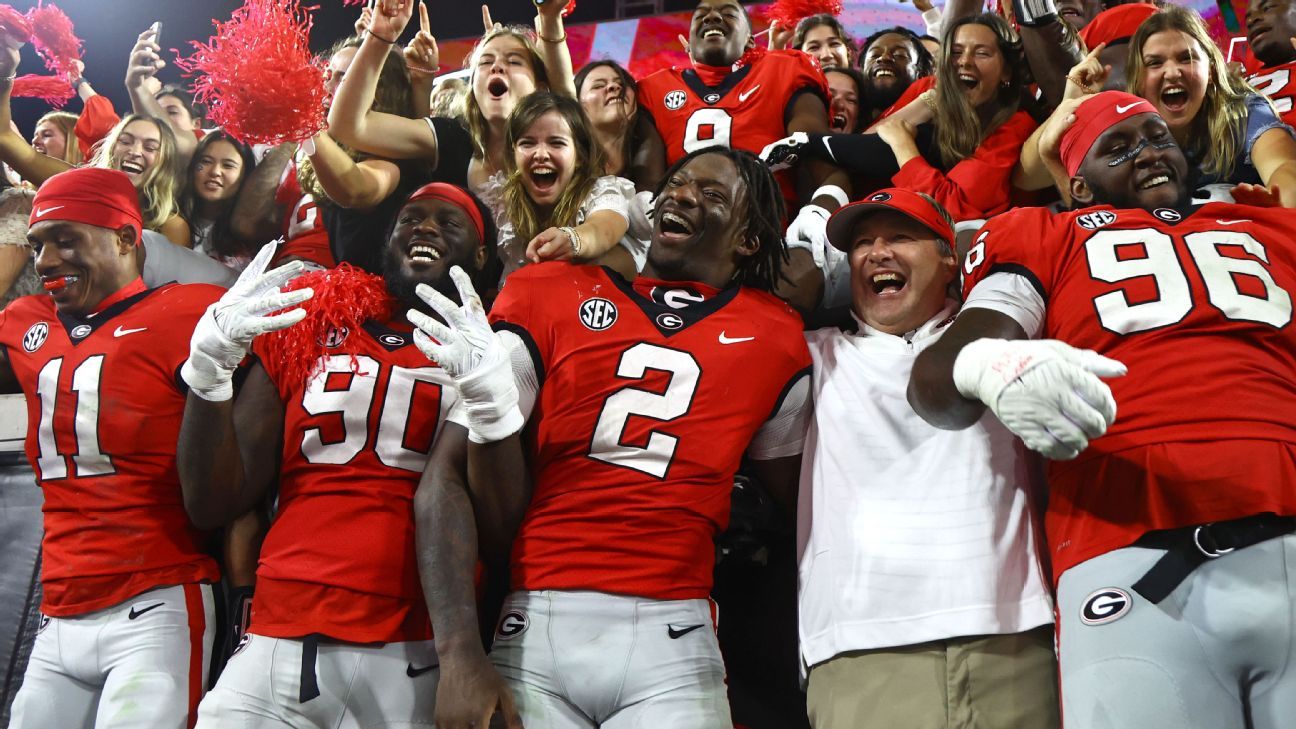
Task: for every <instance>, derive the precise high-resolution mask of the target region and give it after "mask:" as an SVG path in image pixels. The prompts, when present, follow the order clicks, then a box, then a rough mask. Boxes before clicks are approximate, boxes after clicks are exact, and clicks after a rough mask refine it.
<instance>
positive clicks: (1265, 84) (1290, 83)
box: [1246, 0, 1296, 126]
mask: <svg viewBox="0 0 1296 729" xmlns="http://www.w3.org/2000/svg"><path fill="white" fill-rule="evenodd" d="M1246 25H1247V42H1248V43H1249V44H1250V45H1251V53H1252V54H1253V55H1254V56H1255V57H1256V58H1257V59H1259V61H1260V62H1261V63H1263V64H1264V66H1263V67H1262V68H1261V69H1260V70H1258V71H1256V72H1255V73H1253V74H1251V75H1250V76H1248V77H1247V82H1248V83H1250V84H1251V85H1252V86H1254V87H1255V89H1256V91H1259V92H1260V93H1262V94H1264V95H1265V96H1268V97H1269V98H1270V99H1272V100H1273V104H1274V109H1276V110H1277V111H1278V115H1279V116H1281V117H1282V120H1283V121H1285V122H1287V124H1288V126H1296V108H1293V103H1294V102H1296V2H1293V0H1251V2H1249V3H1248V4H1247V12H1246Z"/></svg>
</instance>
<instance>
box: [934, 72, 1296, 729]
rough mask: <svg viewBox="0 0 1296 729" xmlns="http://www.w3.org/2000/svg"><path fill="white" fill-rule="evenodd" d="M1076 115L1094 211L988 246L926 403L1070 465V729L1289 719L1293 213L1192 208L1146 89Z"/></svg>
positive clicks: (1038, 214) (1028, 226) (1294, 582)
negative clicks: (989, 424) (999, 428)
mask: <svg viewBox="0 0 1296 729" xmlns="http://www.w3.org/2000/svg"><path fill="white" fill-rule="evenodd" d="M1069 110H1070V108H1069V107H1065V106H1064V107H1060V108H1059V112H1060V113H1061V114H1062V115H1063V118H1066V116H1067V115H1068V112H1069ZM1071 116H1072V117H1073V118H1074V121H1073V123H1072V124H1071V125H1070V127H1069V128H1066V129H1065V131H1064V132H1062V133H1061V135H1060V145H1058V147H1057V148H1059V152H1058V157H1059V158H1060V159H1059V160H1058V161H1060V162H1061V163H1062V164H1063V165H1064V167H1065V170H1066V174H1067V175H1068V176H1069V179H1070V193H1071V197H1072V199H1073V200H1074V201H1075V203H1076V205H1077V206H1078V208H1077V209H1075V210H1072V211H1071V212H1068V213H1064V214H1060V215H1056V214H1051V213H1050V212H1049V211H1048V210H1046V209H1042V208H1027V209H1022V210H1016V211H1013V212H1010V213H1006V214H1004V215H1001V216H999V217H997V218H994V219H992V220H991V221H990V222H989V223H987V224H986V226H985V227H984V228H983V229H982V230H981V231H980V232H979V233H978V234H977V237H976V239H975V241H974V243H973V245H972V248H971V250H970V251H969V253H968V258H967V261H966V263H965V264H964V273H965V283H964V290H965V291H966V292H967V301H966V303H965V304H964V308H963V312H962V313H961V314H960V315H959V318H958V320H957V321H956V322H955V323H954V324H953V325H952V326H951V327H950V330H949V332H948V333H947V334H946V336H945V338H943V339H942V340H941V342H940V343H939V344H938V345H937V346H935V347H932V348H931V349H929V350H927V352H925V353H923V355H922V356H921V357H920V358H919V360H918V362H917V364H916V365H915V368H914V373H913V377H912V379H911V380H910V386H909V398H910V400H911V401H912V402H913V404H914V406H915V407H916V408H918V409H919V412H920V413H922V414H923V416H924V417H925V418H927V419H928V420H929V421H930V422H932V423H933V424H935V425H938V426H941V427H950V428H958V427H965V426H966V425H967V424H969V423H971V422H973V421H974V420H975V419H976V417H977V416H979V415H980V414H981V413H982V412H983V411H984V408H985V407H987V406H988V407H989V408H990V409H991V410H992V411H994V412H995V414H996V415H997V416H998V417H999V419H1000V420H1001V421H1003V423H1004V424H1005V425H1006V426H1008V428H1009V429H1011V430H1013V431H1014V432H1016V433H1017V434H1018V435H1020V436H1021V437H1022V439H1023V440H1024V441H1025V442H1026V444H1027V445H1028V446H1030V447H1031V448H1034V449H1035V450H1038V451H1040V452H1042V453H1044V454H1045V455H1047V456H1049V457H1050V458H1053V459H1055V462H1054V463H1052V464H1051V465H1050V471H1049V489H1050V494H1049V500H1048V514H1047V516H1046V524H1047V531H1048V539H1049V544H1050V547H1051V550H1052V561H1053V568H1054V573H1055V577H1056V579H1057V581H1058V601H1057V606H1058V608H1057V609H1058V615H1059V619H1058V625H1059V640H1058V645H1059V651H1060V653H1059V655H1060V661H1061V664H1060V665H1061V674H1062V699H1063V723H1064V724H1065V725H1066V726H1078V727H1093V726H1175V727H1243V726H1245V727H1254V728H1256V729H1260V728H1264V729H1276V728H1277V727H1283V726H1289V725H1290V723H1291V717H1292V716H1293V712H1296V673H1293V672H1292V670H1291V668H1290V667H1289V656H1290V655H1291V651H1292V650H1293V649H1296V644H1294V643H1293V640H1294V639H1296V632H1294V631H1293V630H1292V621H1291V616H1292V614H1293V610H1296V600H1294V599H1293V597H1294V595H1296V577H1294V576H1293V574H1292V573H1291V571H1290V564H1291V563H1292V559H1293V558H1296V536H1293V535H1292V532H1293V531H1294V530H1296V519H1293V517H1292V515H1293V514H1296V425H1293V420H1292V418H1291V415H1290V414H1291V413H1292V412H1296V329H1294V328H1293V327H1292V295H1291V292H1293V291H1296V237H1294V236H1293V228H1292V223H1291V214H1290V212H1289V211H1284V210H1283V209H1282V208H1278V207H1259V206H1254V205H1244V204H1236V203H1219V202H1211V203H1207V204H1204V205H1200V206H1192V205H1189V191H1190V189H1191V188H1190V187H1189V186H1188V179H1189V170H1188V165H1187V162H1186V161H1185V159H1184V155H1183V153H1182V152H1181V150H1180V149H1179V147H1178V146H1177V145H1176V144H1175V142H1174V138H1173V136H1172V135H1171V134H1170V131H1169V127H1167V125H1166V123H1165V121H1164V120H1163V119H1162V118H1161V117H1160V116H1159V115H1158V114H1157V113H1156V111H1155V108H1154V107H1152V106H1151V104H1149V103H1147V102H1146V101H1144V100H1142V99H1139V98H1137V97H1134V96H1132V95H1129V94H1125V93H1123V92H1117V91H1108V92H1103V93H1101V94H1098V95H1095V96H1091V97H1088V99H1087V100H1085V101H1083V102H1081V103H1079V105H1078V108H1075V109H1074V113H1073V114H1072V115H1071ZM1063 126H1064V125H1055V124H1054V123H1052V122H1051V123H1050V130H1051V131H1049V132H1048V133H1046V134H1045V135H1044V137H1043V139H1042V141H1041V149H1042V151H1045V152H1047V150H1048V149H1050V148H1055V147H1054V143H1053V142H1051V141H1049V140H1050V138H1052V139H1058V138H1059V135H1058V133H1057V130H1058V129H1060V128H1063ZM1235 194H1236V193H1235ZM1270 202H1273V201H1272V200H1270ZM1036 337H1038V338H1039V339H1032V338H1036ZM1104 355H1105V356H1104ZM1108 357H1111V358H1112V359H1108ZM1122 363H1123V364H1122ZM1126 368H1128V374H1125V371H1126ZM1120 375H1124V376H1120ZM1118 376H1119V377H1118ZM1103 377H1117V379H1112V380H1111V381H1110V383H1108V382H1104V381H1103V380H1102V379H1100V378H1103ZM1118 403H1119V405H1120V417H1119V418H1116V406H1117V404H1118ZM1244 717H1245V718H1244Z"/></svg>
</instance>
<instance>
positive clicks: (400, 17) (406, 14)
mask: <svg viewBox="0 0 1296 729" xmlns="http://www.w3.org/2000/svg"><path fill="white" fill-rule="evenodd" d="M413 16H414V0H378V4H377V6H375V7H374V12H373V18H372V20H370V21H369V33H370V35H373V36H375V37H377V38H378V39H379V40H382V41H386V42H388V43H395V42H396V41H397V39H399V38H400V36H401V33H404V32H405V26H407V25H409V21H410V18H411V17H413Z"/></svg>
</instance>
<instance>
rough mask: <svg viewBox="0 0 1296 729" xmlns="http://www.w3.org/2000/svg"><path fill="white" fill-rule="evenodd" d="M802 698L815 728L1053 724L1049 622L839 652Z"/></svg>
mask: <svg viewBox="0 0 1296 729" xmlns="http://www.w3.org/2000/svg"><path fill="white" fill-rule="evenodd" d="M806 703H807V706H808V708H809V712H810V723H811V724H812V725H813V726H814V728H815V729H874V728H876V729H1056V727H1058V726H1059V720H1058V695H1057V662H1056V661H1055V660H1054V657H1053V626H1052V625H1044V626H1040V627H1038V628H1035V629H1034V630H1029V631H1026V632H1025V633H1016V634H1011V635H990V636H973V637H968V638H955V639H952V640H942V641H934V642H931V643H921V644H918V645H911V646H901V647H898V648H886V649H879V650H868V651H853V652H850V653H843V654H840V655H838V656H835V657H833V658H831V659H829V660H827V661H824V662H823V663H820V664H818V665H816V666H814V667H813V668H812V669H811V670H810V679H809V688H808V694H807V697H806Z"/></svg>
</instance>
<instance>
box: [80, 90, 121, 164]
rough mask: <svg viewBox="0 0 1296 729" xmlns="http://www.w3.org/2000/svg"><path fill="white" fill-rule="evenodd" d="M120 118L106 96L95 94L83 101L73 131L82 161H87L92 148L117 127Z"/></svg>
mask: <svg viewBox="0 0 1296 729" xmlns="http://www.w3.org/2000/svg"><path fill="white" fill-rule="evenodd" d="M119 121H121V117H119V116H117V112H116V111H115V110H114V109H113V106H112V101H110V100H109V99H108V97H107V96H103V95H101V94H95V95H94V96H91V97H90V98H88V99H86V101H85V108H84V109H82V110H81V116H80V117H79V118H78V119H77V123H76V126H75V127H74V128H73V131H74V132H75V133H76V138H77V145H78V146H80V147H81V157H82V159H89V158H90V155H91V153H92V152H93V150H94V146H95V144H96V143H98V142H99V140H101V139H103V138H104V137H106V136H108V132H110V131H112V128H113V127H115V126H117V122H119Z"/></svg>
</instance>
